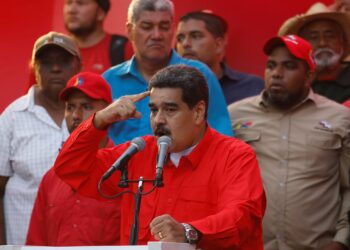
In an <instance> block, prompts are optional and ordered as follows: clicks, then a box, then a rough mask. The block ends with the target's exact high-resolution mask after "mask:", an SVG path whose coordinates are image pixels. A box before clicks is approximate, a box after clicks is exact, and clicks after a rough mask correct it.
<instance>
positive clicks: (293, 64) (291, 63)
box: [285, 61, 298, 70]
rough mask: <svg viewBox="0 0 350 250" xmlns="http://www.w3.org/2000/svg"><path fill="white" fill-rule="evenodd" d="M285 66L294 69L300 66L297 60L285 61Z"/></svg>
mask: <svg viewBox="0 0 350 250" xmlns="http://www.w3.org/2000/svg"><path fill="white" fill-rule="evenodd" d="M285 67H286V69H289V70H294V69H296V68H297V67H298V65H297V64H296V63H295V62H292V61H290V62H286V63H285Z"/></svg>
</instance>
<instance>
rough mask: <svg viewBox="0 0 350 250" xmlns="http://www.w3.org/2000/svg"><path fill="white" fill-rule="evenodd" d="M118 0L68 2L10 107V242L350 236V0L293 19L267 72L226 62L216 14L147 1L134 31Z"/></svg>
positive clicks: (5, 225) (295, 243) (132, 8)
mask: <svg viewBox="0 0 350 250" xmlns="http://www.w3.org/2000/svg"><path fill="white" fill-rule="evenodd" d="M110 7H111V6H110V1H109V0H65V2H64V7H63V15H64V18H63V20H64V24H65V28H66V30H67V35H66V34H62V33H58V32H55V31H50V32H49V33H47V34H44V35H42V36H41V37H39V38H38V39H37V40H36V42H35V44H34V45H33V53H32V58H31V68H32V72H31V76H30V77H29V79H30V81H29V82H28V86H29V90H28V93H27V94H26V95H24V96H22V97H19V98H18V99H17V100H15V101H14V102H13V103H11V104H10V105H9V106H8V107H7V108H6V109H5V111H4V112H3V113H2V114H1V116H0V133H1V134H2V136H1V137H0V197H1V202H0V244H2V245H5V244H7V245H33V246H94V245H127V244H147V242H148V241H162V242H179V243H189V244H193V245H195V246H196V248H197V249H203V250H214V249H215V250H226V249H227V250H228V249H246V250H250V249H257V250H259V249H265V250H304V249H305V250H308V249H323V250H345V249H350V224H349V222H350V109H349V108H350V1H348V0H335V1H334V3H333V4H332V5H330V6H326V5H324V4H323V3H315V4H314V5H312V6H311V7H310V8H309V10H307V11H306V12H305V13H298V14H297V15H296V16H294V17H291V18H289V19H287V20H286V21H285V22H284V23H282V24H281V26H280V29H279V30H278V31H276V36H274V37H271V38H270V39H269V40H268V41H267V42H266V43H265V45H264V47H263V48H261V49H262V51H263V52H264V53H265V55H266V65H265V74H264V79H262V78H260V77H258V76H255V75H252V74H249V73H243V72H239V71H237V70H235V69H232V68H231V67H230V66H229V65H228V64H227V63H226V62H225V57H226V47H227V46H228V44H229V41H228V39H227V32H228V29H229V26H230V25H229V23H227V22H226V20H225V19H223V18H222V17H221V16H219V15H218V14H216V13H213V12H211V11H208V10H205V11H192V12H189V13H186V14H185V15H183V16H182V17H180V19H179V22H178V23H177V24H176V23H175V20H174V16H175V15H174V4H173V3H172V1H171V0H132V1H131V3H130V5H129V9H128V15H127V21H126V30H127V34H126V36H124V35H120V34H109V33H107V32H106V31H105V30H104V29H103V23H104V20H105V18H106V16H107V14H108V11H109V9H110ZM174 38H175V45H174V44H173V41H174V40H173V39H174ZM164 136H167V137H168V138H169V142H167V144H166V148H165V149H164V147H163V146H164V145H163V146H162V145H159V144H160V139H161V138H163V137H164ZM134 138H137V139H138V140H139V141H140V140H141V141H142V143H143V146H144V149H143V147H142V148H138V145H137V144H135V143H134V142H133V141H134V140H133V139H134ZM135 145H136V146H135ZM135 147H136V148H137V150H135ZM164 150H165V151H164ZM127 152H128V154H129V155H127ZM117 163H118V164H117ZM112 165H113V168H112V169H111V166H112ZM111 170H113V172H114V171H115V172H114V173H113V174H110V176H108V177H109V178H108V179H107V178H106V177H105V173H106V171H109V172H110V171H111ZM141 177H142V178H141ZM125 178H127V179H128V180H134V182H128V183H127V185H126V186H122V185H118V183H120V181H121V180H122V179H123V180H124V181H125ZM155 178H156V179H155ZM154 179H155V180H154ZM150 180H154V181H150ZM141 184H142V185H141ZM140 185H141V186H142V189H143V191H144V193H143V196H142V201H141V204H140V208H139V224H138V225H137V226H138V228H137V230H135V231H132V230H131V229H132V228H133V227H134V226H135V224H134V219H135V216H134V211H135V206H137V199H135V195H136V194H137V193H138V192H140ZM135 232H137V234H136V235H134V233H135Z"/></svg>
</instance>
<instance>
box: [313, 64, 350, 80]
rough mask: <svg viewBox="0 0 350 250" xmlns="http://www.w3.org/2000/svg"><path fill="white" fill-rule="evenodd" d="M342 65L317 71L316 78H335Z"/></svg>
mask: <svg viewBox="0 0 350 250" xmlns="http://www.w3.org/2000/svg"><path fill="white" fill-rule="evenodd" d="M342 68H343V67H342V65H341V64H339V65H337V66H335V67H333V68H325V69H323V70H320V71H319V72H317V76H316V79H317V80H319V81H331V80H335V79H337V76H338V74H339V72H340V71H341V70H342Z"/></svg>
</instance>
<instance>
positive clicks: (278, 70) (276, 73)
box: [271, 65, 283, 79]
mask: <svg viewBox="0 0 350 250" xmlns="http://www.w3.org/2000/svg"><path fill="white" fill-rule="evenodd" d="M271 76H272V77H273V78H277V79H279V78H282V77H283V67H282V66H281V65H277V66H276V67H274V69H273V70H272V72H271Z"/></svg>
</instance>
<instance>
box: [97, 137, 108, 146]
mask: <svg viewBox="0 0 350 250" xmlns="http://www.w3.org/2000/svg"><path fill="white" fill-rule="evenodd" d="M107 143H108V136H105V137H103V139H102V140H101V141H100V145H99V148H105V147H106V146H107Z"/></svg>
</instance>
